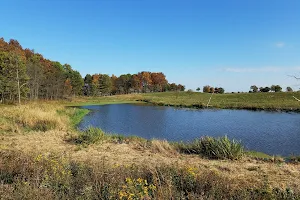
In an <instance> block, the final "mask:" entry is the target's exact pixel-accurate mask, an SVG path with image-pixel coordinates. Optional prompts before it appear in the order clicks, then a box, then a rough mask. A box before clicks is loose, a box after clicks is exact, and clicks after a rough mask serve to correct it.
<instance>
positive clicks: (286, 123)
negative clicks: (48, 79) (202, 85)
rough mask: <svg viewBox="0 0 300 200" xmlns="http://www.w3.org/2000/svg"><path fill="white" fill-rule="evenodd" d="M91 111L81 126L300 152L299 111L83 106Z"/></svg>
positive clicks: (282, 152)
mask: <svg viewBox="0 0 300 200" xmlns="http://www.w3.org/2000/svg"><path fill="white" fill-rule="evenodd" d="M82 108H86V109H89V110H91V112H90V113H89V114H88V115H87V116H85V118H84V119H83V120H82V122H81V123H80V124H79V128H80V129H85V128H87V127H89V126H93V127H99V128H101V129H102V130H104V131H105V132H109V133H118V134H123V135H126V136H128V135H136V136H140V137H143V138H146V139H152V138H157V139H166V140H168V141H191V140H193V139H195V138H199V137H201V136H206V135H208V136H213V137H216V136H224V135H227V136H228V137H229V138H234V139H237V140H241V141H242V143H243V144H244V146H245V147H246V148H247V149H250V150H256V151H262V152H265V153H268V154H273V155H283V156H287V155H291V154H297V155H299V154H300V114H297V113H283V112H265V111H247V110H212V109H208V110H191V109H177V108H172V107H160V106H149V105H147V106H146V105H135V104H113V105H102V106H97V105H93V106H82Z"/></svg>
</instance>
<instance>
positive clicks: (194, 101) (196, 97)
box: [136, 92, 300, 112]
mask: <svg viewBox="0 0 300 200" xmlns="http://www.w3.org/2000/svg"><path fill="white" fill-rule="evenodd" d="M293 96H296V97H300V93H299V92H278V93H235V94H213V96H212V98H211V101H210V104H209V107H210V108H225V109H248V110H282V111H297V112H299V111H300V103H299V102H298V101H296V100H295V99H294V98H293ZM210 97H211V94H208V93H197V92H191V93H189V92H166V93H148V94H143V95H139V96H137V97H136V99H139V100H141V101H144V102H149V103H153V104H156V105H161V106H176V107H188V108H206V106H207V103H208V101H209V99H210Z"/></svg>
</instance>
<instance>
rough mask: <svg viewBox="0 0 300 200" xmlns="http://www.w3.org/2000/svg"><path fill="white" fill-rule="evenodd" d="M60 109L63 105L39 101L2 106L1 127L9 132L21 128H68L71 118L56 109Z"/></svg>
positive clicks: (37, 129) (39, 129) (43, 129)
mask: <svg viewBox="0 0 300 200" xmlns="http://www.w3.org/2000/svg"><path fill="white" fill-rule="evenodd" d="M59 109H63V107H62V106H58V105H51V104H49V105H48V104H37V103H31V104H28V105H21V106H8V107H2V110H1V111H2V113H1V116H0V119H1V120H0V127H1V126H3V128H4V130H5V131H8V132H9V131H11V130H19V129H24V130H34V131H48V130H52V129H58V130H67V128H68V124H69V119H68V117H65V116H60V115H58V114H57V112H56V110H59ZM1 122H2V123H3V124H2V125H1ZM4 123H6V124H4Z"/></svg>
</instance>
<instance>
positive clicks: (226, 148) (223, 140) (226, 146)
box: [175, 136, 244, 160]
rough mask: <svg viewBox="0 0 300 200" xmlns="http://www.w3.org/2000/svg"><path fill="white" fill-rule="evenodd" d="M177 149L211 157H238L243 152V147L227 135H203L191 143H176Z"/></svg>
mask: <svg viewBox="0 0 300 200" xmlns="http://www.w3.org/2000/svg"><path fill="white" fill-rule="evenodd" d="M175 146H177V149H178V150H179V151H180V152H183V153H189V154H199V155H203V156H206V157H208V158H212V159H233V160H234V159H239V158H241V157H242V155H243V154H244V147H243V146H242V144H241V143H240V142H238V141H235V140H230V139H229V138H228V137H227V136H225V137H220V138H213V137H208V136H206V137H203V138H200V139H197V140H194V141H193V142H191V143H178V144H176V145H175Z"/></svg>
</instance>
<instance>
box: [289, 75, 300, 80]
mask: <svg viewBox="0 0 300 200" xmlns="http://www.w3.org/2000/svg"><path fill="white" fill-rule="evenodd" d="M288 76H289V77H293V78H295V79H297V80H300V77H296V76H292V75H288Z"/></svg>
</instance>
